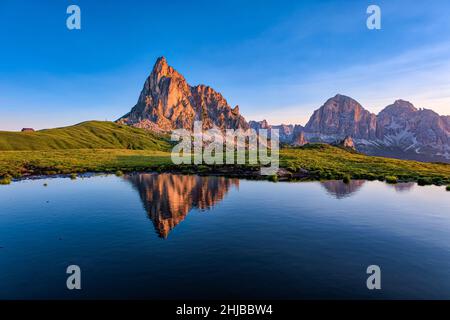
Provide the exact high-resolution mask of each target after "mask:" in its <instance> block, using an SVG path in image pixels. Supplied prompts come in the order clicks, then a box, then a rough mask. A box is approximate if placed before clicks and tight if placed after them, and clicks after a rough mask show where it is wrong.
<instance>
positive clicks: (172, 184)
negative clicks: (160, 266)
mask: <svg viewBox="0 0 450 320" xmlns="http://www.w3.org/2000/svg"><path fill="white" fill-rule="evenodd" d="M124 179H125V180H127V181H129V182H130V183H131V184H132V185H133V186H134V187H135V188H136V190H137V191H138V192H139V195H140V197H141V200H142V203H143V205H144V208H145V210H146V211H147V213H148V216H149V218H150V219H151V220H152V222H153V225H154V226H155V229H156V232H157V234H158V235H159V236H160V237H161V238H167V236H168V235H169V233H170V231H171V230H172V229H173V228H174V227H175V226H176V225H178V224H179V223H180V222H181V221H183V220H184V219H185V217H186V216H187V214H188V213H189V212H190V211H191V210H192V209H200V210H208V209H210V208H212V207H213V206H214V205H215V204H217V203H218V202H220V201H221V200H222V199H223V198H224V197H225V195H226V194H227V193H228V191H229V190H230V189H231V188H232V187H233V186H234V187H239V180H238V179H229V178H225V177H200V176H193V175H173V174H170V173H162V174H156V173H140V174H130V175H126V176H124Z"/></svg>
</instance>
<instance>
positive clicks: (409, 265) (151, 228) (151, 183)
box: [0, 173, 450, 299]
mask: <svg viewBox="0 0 450 320" xmlns="http://www.w3.org/2000/svg"><path fill="white" fill-rule="evenodd" d="M44 183H47V184H48V186H47V187H45V186H44ZM71 264H76V265H79V266H80V268H81V270H82V290H80V291H76V290H74V291H69V290H67V289H66V279H67V276H68V275H67V274H66V273H65V272H66V268H67V266H69V265H71ZM373 264H375V265H379V266H380V267H381V273H382V277H381V285H382V289H381V290H379V291H369V290H368V289H367V287H366V279H367V277H368V275H367V274H366V268H367V267H368V266H369V265H373ZM17 298H20V299H33V298H34V299H36V298H39V299H43V298H62V299H71V298H88V299H90V298H161V299H163V298H180V299H186V298H190V299H194V298H234V299H239V298H288V299H299V298H373V299H378V298H392V299H409V298H414V299H416V298H417V299H423V298H442V299H450V193H449V192H446V191H445V188H443V187H435V186H428V187H419V186H417V185H415V184H398V185H395V186H393V185H387V184H384V183H381V182H364V181H352V182H351V183H350V184H348V185H346V184H343V183H342V182H340V181H329V182H308V183H271V182H266V181H247V180H238V179H227V178H223V177H198V176H185V175H175V174H150V173H146V174H132V175H126V176H124V177H116V176H95V177H90V178H83V179H77V180H74V181H73V180H70V179H67V178H52V179H45V180H27V181H21V182H15V183H13V184H11V185H9V186H0V299H17Z"/></svg>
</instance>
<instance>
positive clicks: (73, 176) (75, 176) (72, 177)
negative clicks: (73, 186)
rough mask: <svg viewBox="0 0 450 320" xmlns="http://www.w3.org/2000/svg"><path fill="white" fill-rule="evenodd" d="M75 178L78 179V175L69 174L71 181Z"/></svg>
mask: <svg viewBox="0 0 450 320" xmlns="http://www.w3.org/2000/svg"><path fill="white" fill-rule="evenodd" d="M77 177H78V175H77V174H76V173H71V174H70V179H72V180H76V179H77Z"/></svg>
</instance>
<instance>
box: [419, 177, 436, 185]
mask: <svg viewBox="0 0 450 320" xmlns="http://www.w3.org/2000/svg"><path fill="white" fill-rule="evenodd" d="M417 183H418V184H419V186H428V185H431V184H433V181H432V180H431V178H419V180H417Z"/></svg>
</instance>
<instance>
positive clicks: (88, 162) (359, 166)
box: [0, 121, 450, 185]
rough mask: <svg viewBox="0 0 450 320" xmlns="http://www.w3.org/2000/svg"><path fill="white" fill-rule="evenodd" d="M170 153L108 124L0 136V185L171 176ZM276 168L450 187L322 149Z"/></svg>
mask: <svg viewBox="0 0 450 320" xmlns="http://www.w3.org/2000/svg"><path fill="white" fill-rule="evenodd" d="M170 150H171V143H170V142H169V141H168V139H167V137H164V136H158V135H155V134H153V133H150V132H148V131H145V130H142V129H138V128H132V127H128V126H124V125H118V124H116V123H113V122H101V121H90V122H84V123H81V124H77V125H74V126H70V127H65V128H58V129H48V130H41V131H37V132H28V133H22V132H0V179H1V180H2V181H3V183H4V184H7V183H8V182H10V180H11V178H19V177H22V176H26V175H41V174H43V175H52V174H71V173H83V172H111V173H115V172H118V171H120V172H129V171H148V170H158V171H164V170H173V169H174V167H175V166H174V165H173V164H172V162H171V159H170ZM280 166H281V167H282V168H285V169H286V170H287V171H289V172H290V173H292V174H294V175H295V174H296V173H298V172H308V179H313V180H327V179H368V180H383V181H384V180H387V181H388V182H390V183H396V182H397V181H398V182H402V181H417V182H419V184H422V185H427V184H436V185H444V184H450V165H449V164H433V163H423V162H416V161H406V160H396V159H389V158H382V157H371V156H366V155H362V154H359V153H356V152H353V151H349V150H344V149H341V148H338V147H334V146H330V145H325V144H310V145H306V146H303V147H297V148H283V149H281V151H280ZM200 167H201V168H200ZM229 167H230V166H229ZM207 169H208V168H207ZM231 169H233V167H232V166H231ZM189 170H190V172H191V173H195V172H197V171H202V172H204V171H205V166H204V165H202V166H194V165H192V166H190V167H189ZM0 183H1V182H0Z"/></svg>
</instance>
